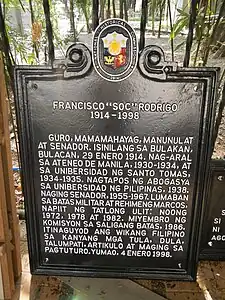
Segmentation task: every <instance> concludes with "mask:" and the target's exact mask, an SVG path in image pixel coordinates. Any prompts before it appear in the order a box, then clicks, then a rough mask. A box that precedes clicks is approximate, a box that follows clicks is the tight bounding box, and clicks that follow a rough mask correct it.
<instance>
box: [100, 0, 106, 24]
mask: <svg viewBox="0 0 225 300" xmlns="http://www.w3.org/2000/svg"><path fill="white" fill-rule="evenodd" d="M100 19H101V21H104V19H105V0H100Z"/></svg>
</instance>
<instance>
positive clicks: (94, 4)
mask: <svg viewBox="0 0 225 300" xmlns="http://www.w3.org/2000/svg"><path fill="white" fill-rule="evenodd" d="M98 7H99V0H92V30H93V31H94V30H95V29H96V28H97V26H98V24H99V19H98Z"/></svg>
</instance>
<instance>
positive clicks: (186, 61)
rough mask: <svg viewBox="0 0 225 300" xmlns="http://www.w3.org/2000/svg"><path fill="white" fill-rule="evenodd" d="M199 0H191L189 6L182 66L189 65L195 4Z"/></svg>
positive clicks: (195, 12) (194, 20)
mask: <svg viewBox="0 0 225 300" xmlns="http://www.w3.org/2000/svg"><path fill="white" fill-rule="evenodd" d="M198 3H199V0H192V2H191V7H190V17H189V27H188V36H187V39H186V50H185V55H184V63H183V66H184V67H188V66H189V62H190V57H191V47H192V43H193V35H194V28H195V22H196V17H197V5H198Z"/></svg>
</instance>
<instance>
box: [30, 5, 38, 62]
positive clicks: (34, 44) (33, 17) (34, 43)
mask: <svg viewBox="0 0 225 300" xmlns="http://www.w3.org/2000/svg"><path fill="white" fill-rule="evenodd" d="M29 7H30V18H31V24H32V30H33V29H34V22H35V16H34V10H33V3H32V0H29ZM32 43H33V49H34V52H35V55H36V57H37V59H39V52H38V47H37V43H36V41H35V40H34V39H33V37H32Z"/></svg>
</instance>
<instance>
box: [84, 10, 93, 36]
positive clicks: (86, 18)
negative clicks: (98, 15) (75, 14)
mask: <svg viewBox="0 0 225 300" xmlns="http://www.w3.org/2000/svg"><path fill="white" fill-rule="evenodd" d="M83 13H84V17H85V20H86V26H87V32H88V33H91V26H90V24H89V17H88V12H87V9H86V7H84V10H83Z"/></svg>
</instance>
